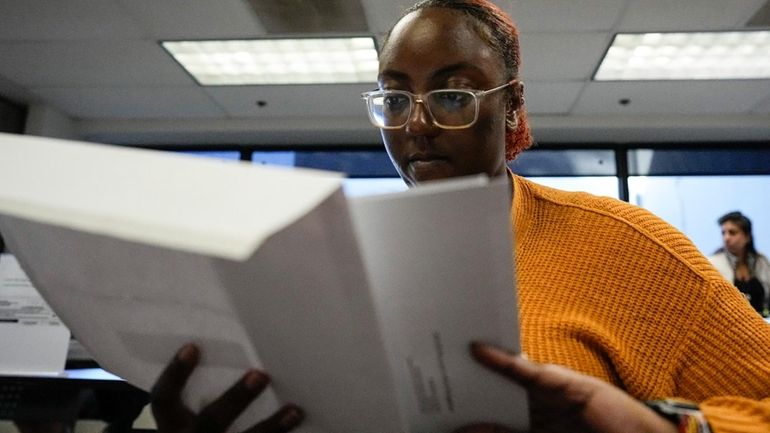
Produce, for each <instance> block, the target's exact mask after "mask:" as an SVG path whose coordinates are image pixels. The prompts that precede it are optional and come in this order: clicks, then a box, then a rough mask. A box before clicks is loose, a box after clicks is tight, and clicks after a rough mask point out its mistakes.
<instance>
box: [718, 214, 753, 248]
mask: <svg viewBox="0 0 770 433" xmlns="http://www.w3.org/2000/svg"><path fill="white" fill-rule="evenodd" d="M722 242H723V243H724V245H725V249H726V250H727V251H729V252H730V254H732V255H734V256H742V255H743V254H744V252H745V251H746V245H748V243H749V235H748V234H746V232H744V231H743V230H742V229H741V228H740V227H738V225H737V224H735V223H734V222H732V221H725V223H724V224H722Z"/></svg>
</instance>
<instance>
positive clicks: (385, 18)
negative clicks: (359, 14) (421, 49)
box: [361, 0, 415, 34]
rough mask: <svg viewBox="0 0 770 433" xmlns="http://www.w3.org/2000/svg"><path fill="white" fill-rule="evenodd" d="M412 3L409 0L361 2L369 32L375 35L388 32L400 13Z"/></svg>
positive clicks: (364, 0) (368, 0)
mask: <svg viewBox="0 0 770 433" xmlns="http://www.w3.org/2000/svg"><path fill="white" fill-rule="evenodd" d="M414 3H415V2H414V1H411V0H392V1H382V0H361V4H362V5H363V6H364V15H366V21H367V22H368V23H369V30H371V31H372V33H377V34H384V33H386V32H387V31H388V30H390V28H391V27H392V26H393V25H394V24H396V21H397V20H398V19H399V18H400V17H401V15H402V13H403V12H404V11H405V10H406V9H407V8H409V7H410V6H412V4H414Z"/></svg>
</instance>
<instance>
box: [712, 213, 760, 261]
mask: <svg viewBox="0 0 770 433" xmlns="http://www.w3.org/2000/svg"><path fill="white" fill-rule="evenodd" d="M728 221H729V222H731V223H733V224H735V225H736V226H738V228H739V229H741V231H743V232H744V233H746V235H747V236H748V237H749V243H747V244H746V251H748V252H750V253H751V254H756V253H757V250H756V248H755V247H754V235H753V234H752V233H751V220H750V219H749V218H748V217H747V216H746V215H744V214H742V213H740V212H738V211H734V212H728V213H726V214H724V215H722V216H721V217H719V219H718V220H717V222H718V223H719V225H720V226H721V225H722V224H724V223H726V222H728Z"/></svg>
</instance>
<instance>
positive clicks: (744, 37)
mask: <svg viewBox="0 0 770 433" xmlns="http://www.w3.org/2000/svg"><path fill="white" fill-rule="evenodd" d="M750 78H752V79H761V78H765V79H767V78H770V31H751V32H701V33H642V34H638V33H637V34H629V33H625V34H624V33H621V34H618V35H616V36H615V40H614V41H613V42H612V46H611V47H610V49H609V50H608V51H607V55H606V56H605V57H604V60H602V63H601V65H599V69H598V70H597V71H596V74H595V75H594V79H595V80H599V81H603V80H731V79H750Z"/></svg>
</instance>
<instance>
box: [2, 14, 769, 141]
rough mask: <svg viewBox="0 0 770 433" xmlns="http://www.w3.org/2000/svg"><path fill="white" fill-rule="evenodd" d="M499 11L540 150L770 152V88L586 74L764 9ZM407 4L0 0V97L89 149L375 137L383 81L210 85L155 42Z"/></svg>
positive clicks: (345, 17)
mask: <svg viewBox="0 0 770 433" xmlns="http://www.w3.org/2000/svg"><path fill="white" fill-rule="evenodd" d="M497 3H498V4H499V5H500V6H502V7H503V8H504V9H505V10H506V11H508V12H509V13H511V15H512V16H513V17H514V19H515V20H516V21H517V22H518V24H519V27H520V29H521V45H522V56H523V72H522V75H523V79H524V81H525V83H526V84H525V85H526V89H525V91H526V100H527V105H528V108H529V111H530V116H531V122H532V125H533V129H534V132H535V136H536V138H537V139H538V140H539V141H541V142H548V143H594V142H599V143H610V142H611V143H626V142H694V141H754V140H765V141H768V142H769V143H770V80H733V81H673V82H664V81H658V82H593V81H591V76H592V74H593V72H594V70H595V68H596V67H597V66H598V63H599V61H600V59H601V57H602V56H603V54H604V52H605V50H606V49H607V47H608V45H609V44H610V42H611V40H612V37H613V35H614V34H615V33H617V32H646V31H694V30H743V29H760V28H764V29H767V28H770V27H768V26H770V23H768V19H767V10H768V6H767V4H766V0H677V1H672V0H509V1H502V0H499V1H498V2H497ZM409 4H411V1H408V0H406V1H405V0H396V1H386V0H325V1H320V0H317V1H313V0H68V1H61V0H24V1H17V0H0V96H4V97H5V98H7V99H11V100H13V101H16V102H19V103H23V104H29V105H33V106H35V107H46V109H49V110H50V109H53V110H56V111H58V112H60V113H62V114H64V115H65V116H66V117H67V118H68V119H70V120H71V122H70V123H69V124H70V125H71V127H72V129H73V131H74V132H75V135H76V136H77V137H79V138H82V139H87V140H93V141H102V142H109V143H126V144H180V145H189V144H257V145H268V146H269V145H286V144H300V145H305V144H307V145H315V144H322V145H328V144H331V145H333V144H343V145H346V144H374V143H378V142H379V133H378V132H377V131H376V130H374V129H373V128H372V127H370V126H369V123H368V121H367V119H366V115H365V113H364V110H363V108H364V107H363V104H362V102H361V100H360V98H359V93H360V92H362V91H365V90H370V89H372V88H374V86H375V83H365V84H349V85H301V86H239V87H201V86H199V85H197V84H196V83H195V81H194V80H193V79H192V78H190V76H188V75H187V74H186V73H185V72H184V71H183V70H182V69H181V67H180V66H179V65H178V64H177V63H176V62H175V61H174V60H173V59H172V58H171V57H170V56H169V55H167V54H166V52H165V51H164V50H163V49H162V48H161V47H160V44H159V43H158V41H160V40H166V39H177V40H178V39H212V38H255V37H265V36H276V35H281V34H292V35H301V36H308V35H318V34H328V35H340V34H360V33H373V34H377V35H380V34H382V33H383V32H385V31H386V30H387V29H388V28H389V26H390V25H391V24H392V23H393V22H394V21H395V20H396V19H397V17H398V16H399V15H400V11H401V10H402V9H403V8H404V7H405V6H408V5H409ZM763 7H764V8H765V9H764V11H763ZM747 23H752V26H750V27H747ZM623 99H627V100H628V101H629V102H628V103H627V104H625V105H623V104H621V103H620V102H619V101H621V100H623ZM258 101H263V102H264V103H265V104H261V103H258Z"/></svg>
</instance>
